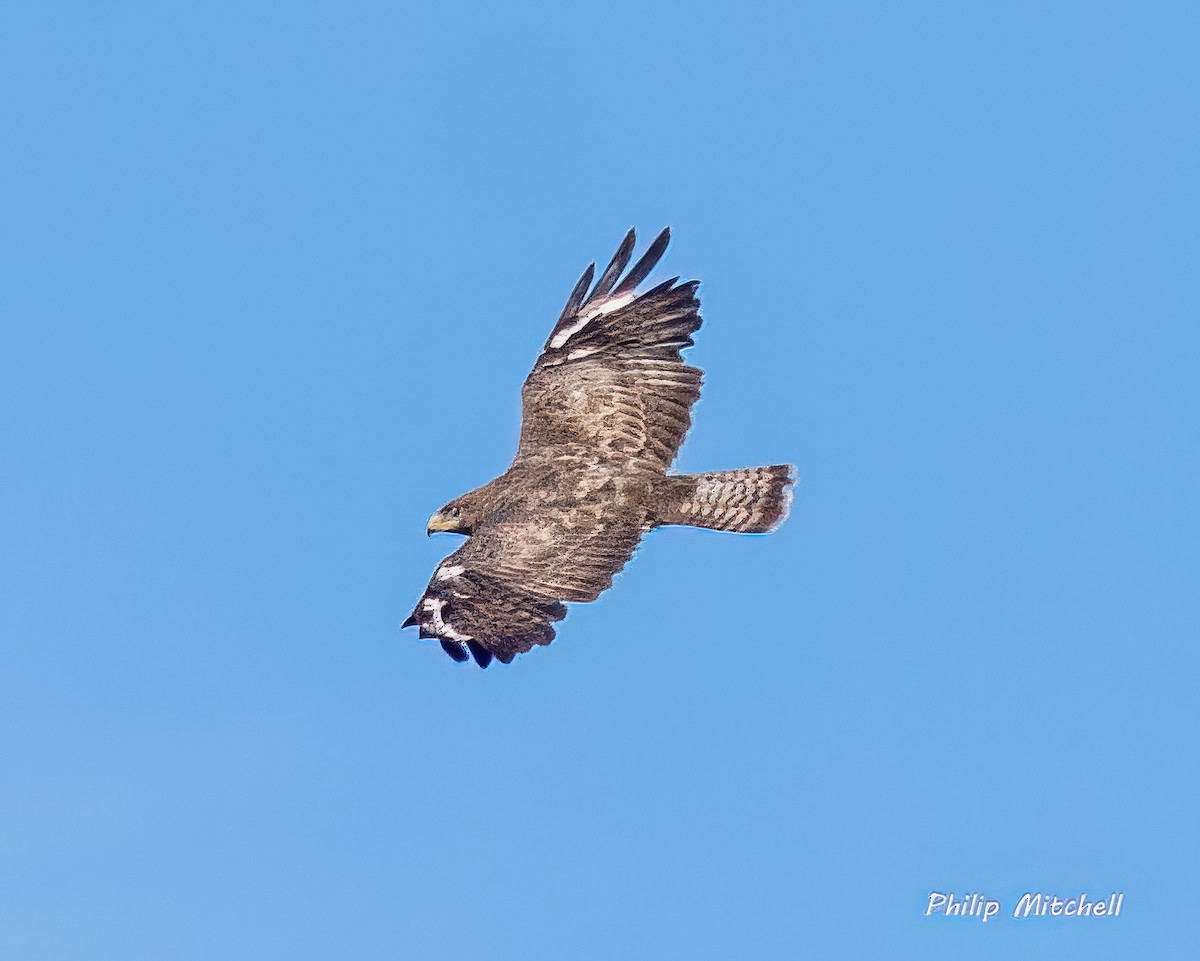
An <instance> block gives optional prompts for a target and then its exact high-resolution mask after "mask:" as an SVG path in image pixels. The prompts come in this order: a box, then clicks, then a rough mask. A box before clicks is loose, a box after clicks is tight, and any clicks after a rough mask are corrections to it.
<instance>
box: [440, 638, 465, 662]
mask: <svg viewBox="0 0 1200 961" xmlns="http://www.w3.org/2000/svg"><path fill="white" fill-rule="evenodd" d="M442 650H443V651H445V652H446V653H447V654H449V655H450V656H451V657H452V658H453V659H454V660H456V661H458V663H459V664H461V663H462V662H463V661H465V660H466V659H467V649H466V648H465V647H463V646H462V645H461V644H459V643H458V641H442Z"/></svg>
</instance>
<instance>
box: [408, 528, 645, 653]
mask: <svg viewBox="0 0 1200 961" xmlns="http://www.w3.org/2000/svg"><path fill="white" fill-rule="evenodd" d="M643 532H644V525H643V524H642V523H641V522H640V520H639V519H636V518H634V519H626V520H624V521H614V522H613V523H607V524H603V525H587V526H581V525H580V521H579V518H578V516H577V515H576V512H572V511H569V510H566V509H563V510H550V511H546V512H541V513H537V514H534V513H527V512H523V511H517V512H514V513H513V516H511V517H510V518H509V519H507V520H502V521H500V522H498V523H496V524H491V525H488V526H486V527H483V528H481V529H480V530H478V531H476V532H475V533H474V534H473V535H472V536H471V538H470V540H468V541H467V542H466V543H465V544H463V546H462V547H460V548H459V549H458V550H456V551H455V552H454V553H453V554H451V555H450V556H448V557H447V558H446V559H445V560H443V561H442V563H441V564H440V565H439V566H438V568H437V570H435V571H434V572H433V577H432V578H430V580H429V586H428V587H426V588H425V593H424V594H423V595H422V597H421V599H420V600H419V601H418V602H417V606H416V608H415V609H414V610H413V612H412V615H411V616H410V617H409V619H408V620H407V621H405V623H404V625H403V626H405V627H414V626H415V627H419V628H420V636H421V637H427V638H437V639H438V640H439V641H440V642H441V644H442V648H443V649H444V650H445V651H446V653H447V654H449V655H450V656H451V657H452V658H454V659H455V660H456V661H465V660H466V659H467V658H468V656H470V657H474V658H475V661H476V663H478V664H479V666H480V667H487V666H488V664H490V663H491V661H492V658H493V657H496V658H499V660H501V661H502V662H503V663H505V664H507V663H509V662H510V661H511V660H512V659H513V658H514V657H515V656H516V655H517V654H523V653H525V652H526V651H529V650H531V649H532V648H533V647H534V646H536V645H543V644H549V643H550V642H551V641H552V640H554V627H553V624H554V622H555V621H560V620H562V619H563V618H564V617H566V614H567V609H566V607H565V606H564V604H563V602H564V601H594V600H595V599H596V598H597V597H598V596H599V595H600V593H601V592H602V591H604V590H606V589H607V588H608V587H609V586H611V584H612V579H613V575H614V574H616V573H617V572H618V571H619V570H620V569H621V568H622V567H624V566H625V564H626V562H627V561H628V560H629V558H630V557H631V556H632V555H633V551H634V549H635V548H636V547H637V543H638V540H639V539H640V538H641V535H642V533H643Z"/></svg>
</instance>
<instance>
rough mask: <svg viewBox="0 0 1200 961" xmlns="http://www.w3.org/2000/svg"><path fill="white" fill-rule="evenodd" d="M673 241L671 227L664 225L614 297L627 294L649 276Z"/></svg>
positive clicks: (615, 291) (614, 293)
mask: <svg viewBox="0 0 1200 961" xmlns="http://www.w3.org/2000/svg"><path fill="white" fill-rule="evenodd" d="M670 242H671V228H670V227H663V229H662V232H661V233H660V234H659V235H658V236H657V237H655V238H654V243H652V244H651V245H650V247H649V249H647V251H646V252H645V253H644V254H642V259H641V260H639V261H638V262H637V263H636V264H634V265H633V270H631V271H629V274H628V276H626V278H625V279H624V280H622V281H621V286H620V287H618V288H617V289H616V290H614V291H613V296H614V297H619V296H620V295H621V294H627V293H629V291H631V290H633V289H634V288H635V287H637V285H638V284H640V283H641V282H642V281H643V280H645V279H646V277H647V276H649V274H650V271H652V270H653V269H654V268H655V267H657V266H658V262H659V261H660V260H662V255H663V254H665V253H666V252H667V245H668V244H669V243H670Z"/></svg>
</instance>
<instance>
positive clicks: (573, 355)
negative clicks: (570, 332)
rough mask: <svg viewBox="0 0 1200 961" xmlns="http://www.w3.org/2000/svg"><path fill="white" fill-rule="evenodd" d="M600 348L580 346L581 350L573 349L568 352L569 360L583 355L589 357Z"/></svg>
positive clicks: (577, 358)
mask: <svg viewBox="0 0 1200 961" xmlns="http://www.w3.org/2000/svg"><path fill="white" fill-rule="evenodd" d="M599 349H600V348H599V347H580V348H579V350H573V351H571V352H570V353H569V354H567V360H579V359H580V358H581V357H588V356H590V355H591V354H594V353H595V352H596V351H598V350H599Z"/></svg>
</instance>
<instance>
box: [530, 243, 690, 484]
mask: <svg viewBox="0 0 1200 961" xmlns="http://www.w3.org/2000/svg"><path fill="white" fill-rule="evenodd" d="M670 236H671V235H670V231H669V230H664V231H663V232H662V233H660V234H659V235H658V237H657V238H656V239H655V241H654V243H652V244H651V245H650V247H649V249H648V250H647V251H646V253H645V254H644V255H643V256H642V258H641V259H640V260H639V261H638V262H637V263H636V264H635V265H634V267H633V269H632V270H630V271H629V272H628V273H626V274H624V277H622V274H623V273H624V271H625V268H626V266H628V264H629V261H630V258H631V256H632V254H633V248H634V244H635V243H636V236H635V234H634V232H633V231H632V230H630V231H629V233H628V234H626V236H625V240H624V241H623V242H622V243H621V246H620V248H618V250H617V252H616V254H615V255H614V257H613V259H612V261H611V263H609V265H608V267H607V268H606V269H605V271H604V273H603V274H601V275H600V279H599V280H597V281H596V284H595V286H593V287H591V290H590V291H589V289H588V288H589V286H590V285H591V283H592V277H593V274H594V272H595V265H594V264H593V265H592V266H590V267H588V269H587V270H586V271H584V274H583V276H582V277H580V278H579V283H577V284H576V285H575V289H574V290H573V291H572V292H571V296H570V297H569V298H568V300H567V305H566V307H565V308H564V309H563V312H562V316H561V317H559V319H558V323H557V324H555V325H554V330H553V331H551V333H550V337H549V339H548V340H547V341H546V345H545V347H543V348H542V353H541V355H540V356H539V357H538V359H537V362H536V363H535V364H534V367H533V371H532V372H531V373H530V375H529V377H528V378H527V379H526V381H525V386H524V388H523V390H522V392H521V402H522V419H521V440H520V443H519V445H518V447H517V459H518V460H520V459H521V458H522V457H539V456H545V455H547V454H548V455H550V456H555V457H561V456H564V455H576V456H579V457H583V458H587V459H590V460H592V461H593V462H595V461H601V460H602V461H607V462H609V463H626V462H631V461H644V462H646V466H648V467H651V468H654V469H657V470H659V471H661V470H665V469H666V468H667V467H669V466H670V464H671V462H672V461H673V460H674V459H675V455H676V453H677V452H678V450H679V445H680V444H682V443H683V438H684V435H685V434H686V433H687V431H688V427H690V426H691V420H692V418H691V408H692V404H694V403H695V402H696V398H698V397H699V396H700V379H701V371H699V370H698V369H697V368H695V367H689V366H688V365H687V364H685V363H684V362H683V358H682V356H681V355H680V351H681V350H683V349H684V348H685V347H690V346H692V337H691V335H692V334H693V333H695V332H696V331H697V330H698V329H699V327H700V324H701V319H700V301H699V300H698V299H697V297H696V288H697V286H699V282H698V281H688V282H686V283H682V284H680V283H677V281H678V279H679V278H677V277H676V278H672V279H671V280H668V281H666V282H665V283H662V284H659V285H658V286H657V287H654V288H653V289H651V290H648V291H646V292H644V293H641V294H639V293H638V292H637V290H636V288H637V286H638V284H640V283H641V282H642V281H643V280H645V279H646V277H647V276H648V275H649V273H650V271H651V270H653V269H654V267H655V265H656V264H657V263H658V261H659V260H660V259H661V257H662V255H663V253H664V252H665V251H666V249H667V243H668V242H669V241H670Z"/></svg>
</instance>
